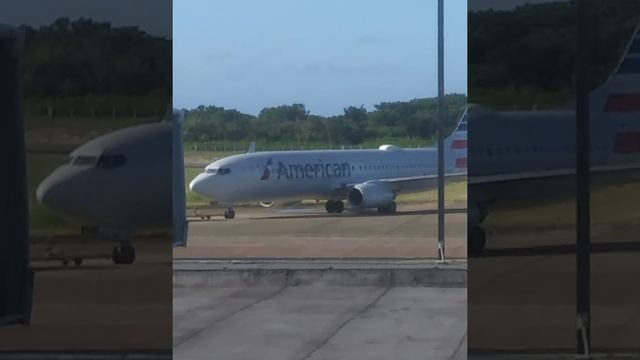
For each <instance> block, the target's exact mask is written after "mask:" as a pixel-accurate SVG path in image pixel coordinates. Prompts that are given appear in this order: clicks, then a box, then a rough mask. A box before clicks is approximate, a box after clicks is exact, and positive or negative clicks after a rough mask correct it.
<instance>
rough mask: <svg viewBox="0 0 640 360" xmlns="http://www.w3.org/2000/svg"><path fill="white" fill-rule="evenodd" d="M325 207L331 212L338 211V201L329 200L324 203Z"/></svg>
mask: <svg viewBox="0 0 640 360" xmlns="http://www.w3.org/2000/svg"><path fill="white" fill-rule="evenodd" d="M324 208H325V210H327V212H328V213H329V214H332V213H334V212H336V203H335V202H334V201H333V200H327V202H326V203H325V204H324Z"/></svg>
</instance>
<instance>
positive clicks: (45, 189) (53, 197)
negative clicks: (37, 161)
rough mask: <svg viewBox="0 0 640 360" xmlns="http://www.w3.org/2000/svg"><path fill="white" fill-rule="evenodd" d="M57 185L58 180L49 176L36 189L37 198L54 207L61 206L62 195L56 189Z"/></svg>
mask: <svg viewBox="0 0 640 360" xmlns="http://www.w3.org/2000/svg"><path fill="white" fill-rule="evenodd" d="M57 185H58V181H57V180H56V179H55V178H54V177H52V176H49V177H47V178H46V179H44V181H42V182H41V183H40V185H38V188H37V189H36V199H38V201H39V202H40V203H42V204H45V205H47V206H50V207H52V208H57V207H59V205H60V204H59V200H60V199H59V198H60V196H58V195H59V191H58V190H57V189H56V187H57Z"/></svg>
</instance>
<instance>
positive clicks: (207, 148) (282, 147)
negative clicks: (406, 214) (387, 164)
mask: <svg viewBox="0 0 640 360" xmlns="http://www.w3.org/2000/svg"><path fill="white" fill-rule="evenodd" d="M387 143H388V142H381V143H380V144H379V145H370V144H363V145H333V146H332V145H322V144H275V145H262V146H261V145H258V144H257V145H256V151H294V150H356V149H377V148H378V147H379V146H380V145H383V144H387ZM394 145H397V146H400V147H402V148H421V147H426V146H429V145H428V144H426V143H421V144H420V143H415V144H401V145H398V144H394ZM185 148H186V150H187V151H193V152H244V151H247V149H248V148H249V144H238V143H230V144H225V143H222V144H220V143H217V144H207V143H205V144H202V143H200V144H186V146H185Z"/></svg>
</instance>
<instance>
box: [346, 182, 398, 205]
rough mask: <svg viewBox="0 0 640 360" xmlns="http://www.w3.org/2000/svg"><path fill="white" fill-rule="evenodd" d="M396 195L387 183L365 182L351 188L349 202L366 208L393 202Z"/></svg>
mask: <svg viewBox="0 0 640 360" xmlns="http://www.w3.org/2000/svg"><path fill="white" fill-rule="evenodd" d="M395 197H396V195H395V194H394V193H393V191H392V190H391V189H390V188H389V186H388V185H387V184H384V183H381V182H365V183H362V184H358V185H356V186H354V187H353V188H352V189H351V190H349V194H348V199H349V203H351V205H354V206H360V207H364V208H373V207H378V208H379V207H384V206H388V205H389V204H391V203H393V200H394V199H395Z"/></svg>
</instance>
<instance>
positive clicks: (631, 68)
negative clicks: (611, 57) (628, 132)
mask: <svg viewBox="0 0 640 360" xmlns="http://www.w3.org/2000/svg"><path fill="white" fill-rule="evenodd" d="M591 108H592V110H593V111H597V112H604V113H607V114H611V115H615V114H629V113H638V112H640V23H638V25H637V26H636V28H635V29H634V31H633V34H632V36H631V39H630V40H629V42H628V43H627V46H626V48H625V50H624V52H623V54H622V57H621V58H620V60H619V61H618V64H617V65H616V67H615V68H614V70H613V72H612V73H611V75H610V76H609V78H608V79H607V81H605V82H604V83H603V84H602V85H601V86H600V87H598V88H596V89H595V90H593V91H592V93H591Z"/></svg>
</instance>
